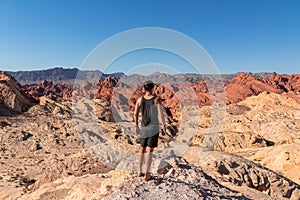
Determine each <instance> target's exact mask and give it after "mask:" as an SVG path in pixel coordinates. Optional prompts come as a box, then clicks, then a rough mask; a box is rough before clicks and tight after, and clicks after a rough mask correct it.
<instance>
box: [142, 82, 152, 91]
mask: <svg viewBox="0 0 300 200" xmlns="http://www.w3.org/2000/svg"><path fill="white" fill-rule="evenodd" d="M144 88H145V90H146V91H148V92H151V90H152V89H153V88H154V83H153V82H152V81H146V82H145V83H144Z"/></svg>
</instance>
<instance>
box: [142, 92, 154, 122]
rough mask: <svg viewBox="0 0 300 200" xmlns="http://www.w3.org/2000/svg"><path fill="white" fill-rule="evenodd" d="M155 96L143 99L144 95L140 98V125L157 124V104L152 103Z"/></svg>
mask: <svg viewBox="0 0 300 200" xmlns="http://www.w3.org/2000/svg"><path fill="white" fill-rule="evenodd" d="M155 98H156V96H153V97H152V98H151V99H145V98H144V96H143V97H142V100H141V107H140V109H141V112H142V126H148V125H150V124H151V125H158V112H157V106H155V105H154V104H155V103H154V100H155Z"/></svg>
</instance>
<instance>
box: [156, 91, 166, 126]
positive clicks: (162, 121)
mask: <svg viewBox="0 0 300 200" xmlns="http://www.w3.org/2000/svg"><path fill="white" fill-rule="evenodd" d="M155 103H156V104H157V109H158V121H159V124H160V125H161V126H162V127H163V128H162V129H163V131H166V130H165V128H166V127H165V115H164V112H163V107H162V102H161V98H160V97H157V98H156V100H155Z"/></svg>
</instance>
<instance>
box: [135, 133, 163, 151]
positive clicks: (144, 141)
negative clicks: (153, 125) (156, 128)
mask: <svg viewBox="0 0 300 200" xmlns="http://www.w3.org/2000/svg"><path fill="white" fill-rule="evenodd" d="M158 135H159V134H158V133H157V134H155V135H153V136H151V137H148V138H140V143H141V146H142V147H151V148H154V147H157V145H158Z"/></svg>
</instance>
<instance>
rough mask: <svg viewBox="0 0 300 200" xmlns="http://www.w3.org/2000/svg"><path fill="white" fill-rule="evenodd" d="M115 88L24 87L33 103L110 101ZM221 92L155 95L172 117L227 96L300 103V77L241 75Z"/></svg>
mask: <svg viewBox="0 0 300 200" xmlns="http://www.w3.org/2000/svg"><path fill="white" fill-rule="evenodd" d="M117 84H118V79H117V78H115V77H106V78H105V79H104V80H99V81H96V82H94V83H90V82H88V81H84V82H82V83H81V84H80V85H75V86H70V85H66V84H53V83H52V82H48V81H43V82H42V83H40V84H33V85H26V86H24V88H25V90H26V91H27V92H28V93H29V94H31V95H32V96H34V97H35V98H36V99H38V97H40V96H50V97H52V98H61V99H63V100H72V98H74V99H79V98H81V97H86V98H90V99H101V100H105V101H111V98H112V95H113V91H114V88H115V87H116V85H117ZM218 84H219V85H218ZM208 86H209V87H208ZM124 87H125V86H124ZM126 87H128V86H126ZM132 87H133V86H132ZM133 88H138V89H136V90H135V91H134V92H133V93H132V94H126V96H127V98H128V97H130V98H128V99H129V102H128V104H129V108H130V109H131V110H133V109H134V106H135V102H136V100H137V98H138V97H140V96H141V95H142V94H143V92H142V90H141V88H140V86H134V87H133ZM223 90H224V91H225V92H224V93H222V88H221V89H220V83H213V82H205V81H196V82H187V83H180V84H178V83H177V84H173V83H172V84H171V83H165V84H163V85H157V87H156V89H155V93H156V94H157V95H159V96H160V97H161V98H162V100H163V105H164V106H165V107H166V108H167V109H169V110H170V111H171V113H172V114H173V115H174V114H175V113H176V112H177V113H178V112H180V111H179V107H180V106H181V105H195V102H196V104H198V105H199V106H205V105H210V104H211V102H212V101H218V100H221V99H222V98H223V97H222V95H225V96H226V103H227V104H231V103H236V102H239V101H242V100H244V99H246V98H247V97H249V96H252V95H258V94H260V93H261V92H264V91H266V92H270V93H278V94H283V95H285V96H288V97H290V98H293V99H295V100H297V101H298V102H300V74H293V75H290V76H289V75H279V74H271V75H270V77H269V78H255V77H254V76H252V75H250V74H246V73H240V74H239V75H236V76H235V77H234V78H233V79H231V80H230V81H228V82H225V83H224V87H223ZM128 91H131V90H128ZM72 95H73V96H72ZM179 100H180V101H179ZM123 102H124V101H123Z"/></svg>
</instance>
